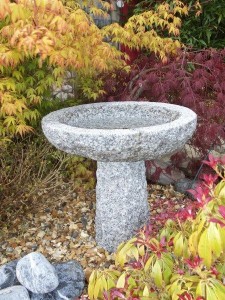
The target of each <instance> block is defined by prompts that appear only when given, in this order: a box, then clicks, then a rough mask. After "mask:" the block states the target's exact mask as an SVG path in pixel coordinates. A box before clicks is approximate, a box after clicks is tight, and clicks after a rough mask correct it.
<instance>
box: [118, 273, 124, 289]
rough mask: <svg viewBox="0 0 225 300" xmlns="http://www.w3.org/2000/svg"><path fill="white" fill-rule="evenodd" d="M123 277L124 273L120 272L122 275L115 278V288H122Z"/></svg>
mask: <svg viewBox="0 0 225 300" xmlns="http://www.w3.org/2000/svg"><path fill="white" fill-rule="evenodd" d="M125 279H126V273H122V275H121V276H120V277H119V278H118V280H117V283H116V287H117V288H124V286H125Z"/></svg>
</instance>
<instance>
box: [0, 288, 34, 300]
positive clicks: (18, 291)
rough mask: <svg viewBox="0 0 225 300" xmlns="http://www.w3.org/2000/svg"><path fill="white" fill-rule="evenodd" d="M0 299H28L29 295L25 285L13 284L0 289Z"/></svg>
mask: <svg viewBox="0 0 225 300" xmlns="http://www.w3.org/2000/svg"><path fill="white" fill-rule="evenodd" d="M0 300H30V296H29V293H28V291H27V289H26V288H25V287H23V286H21V285H15V286H12V287H8V288H6V289H3V290H0Z"/></svg>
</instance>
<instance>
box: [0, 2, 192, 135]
mask: <svg viewBox="0 0 225 300" xmlns="http://www.w3.org/2000/svg"><path fill="white" fill-rule="evenodd" d="M99 2H100V6H102V8H103V9H106V10H108V9H109V8H110V5H109V3H107V2H106V1H101V0H99ZM85 10H86V11H88V12H89V13H90V15H102V16H105V15H107V13H106V12H103V10H101V9H99V8H97V7H95V6H93V4H92V1H82V2H80V1H70V0H45V1H40V0H35V1H30V0H16V1H10V0H1V7H0V64H1V67H0V136H1V139H7V138H12V137H13V136H15V135H17V134H20V135H23V134H25V133H26V132H29V131H32V127H31V126H32V125H33V122H35V121H36V120H37V119H38V117H39V116H40V113H39V108H40V105H41V104H42V103H43V100H45V99H46V98H50V97H51V94H52V93H51V92H52V90H53V89H54V88H57V87H59V86H61V85H62V83H63V80H64V78H65V76H66V74H67V71H71V72H72V73H73V72H74V74H76V75H75V77H76V78H75V82H76V83H77V84H78V87H79V88H80V90H81V91H82V93H83V94H84V95H85V96H86V97H87V98H88V99H94V100H95V99H96V98H97V96H98V95H99V94H103V91H102V89H101V86H102V81H101V80H97V81H96V80H95V79H96V77H97V75H98V74H99V73H101V72H102V71H105V70H112V69H115V68H117V67H121V66H124V65H125V62H124V60H122V59H121V58H123V57H126V55H123V54H122V53H121V52H120V51H118V50H117V49H116V48H115V47H114V46H112V45H111V42H112V43H114V42H116V43H117V42H119V43H122V44H123V45H125V46H128V47H130V48H134V49H146V50H148V51H153V52H154V53H157V54H158V55H159V56H160V57H161V59H162V60H164V61H165V60H166V57H167V55H169V54H174V53H176V51H177V50H178V49H179V48H180V46H181V44H180V42H179V41H178V40H177V38H176V37H177V36H178V35H179V32H180V31H179V28H180V26H181V15H183V14H187V13H188V8H187V6H186V5H184V4H183V2H182V1H178V0H172V3H171V6H169V5H168V4H167V3H166V2H165V3H162V4H161V5H159V6H158V7H157V9H156V10H150V11H148V12H144V13H143V14H141V15H139V16H132V17H131V18H130V19H129V20H128V21H127V23H126V24H125V25H124V27H121V26H120V25H119V24H115V23H114V24H111V25H109V26H106V27H104V28H102V29H99V28H98V27H97V26H96V25H95V24H94V22H93V19H92V18H91V16H90V15H88V14H87V13H86V12H85ZM156 28H160V29H161V32H160V34H158V33H157V31H156ZM164 33H165V34H164ZM171 36H172V37H173V38H172V37H171ZM174 37H175V39H174Z"/></svg>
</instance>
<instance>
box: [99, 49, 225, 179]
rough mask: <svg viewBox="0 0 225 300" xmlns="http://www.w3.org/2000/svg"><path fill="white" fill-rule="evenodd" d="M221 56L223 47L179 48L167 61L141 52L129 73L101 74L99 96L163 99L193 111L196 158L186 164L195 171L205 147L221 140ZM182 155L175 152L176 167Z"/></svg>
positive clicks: (224, 87) (224, 94)
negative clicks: (205, 48)
mask: <svg viewBox="0 0 225 300" xmlns="http://www.w3.org/2000/svg"><path fill="white" fill-rule="evenodd" d="M224 58H225V49H224V50H213V49H209V50H204V51H198V52H181V53H180V55H179V56H178V57H176V58H173V59H170V60H169V61H168V62H167V63H162V62H161V61H159V60H157V58H155V56H153V55H151V56H144V57H142V58H140V59H139V60H137V61H136V62H135V63H134V64H133V65H131V72H130V74H126V73H125V72H124V71H123V70H121V71H120V72H117V73H114V74H106V75H105V78H104V82H105V86H104V89H105V91H106V95H105V96H104V98H102V99H101V100H104V99H106V101H116V100H122V101H124V100H125V101H127V100H128V101H129V100H144V101H153V102H154V101H156V102H167V103H172V104H178V105H183V106H186V107H189V108H190V109H192V110H193V111H195V112H196V114H197V115H198V125H197V130H196V132H195V134H194V136H193V138H192V140H191V145H192V146H193V148H194V151H195V152H196V153H197V155H198V156H199V157H200V160H198V161H190V163H189V165H188V166H187V169H189V170H192V173H193V174H195V173H196V168H198V167H199V163H200V161H201V159H203V157H204V156H205V155H206V154H207V152H208V150H209V149H211V148H212V146H216V145H220V144H221V142H222V141H224V140H225V130H224V123H225V113H224V112H225V111H224V103H225V83H224V76H225V61H224ZM186 157H187V156H186V154H185V153H184V152H182V153H179V155H174V156H173V162H174V164H175V165H176V166H178V167H179V165H180V164H181V163H182V162H183V161H184V159H186ZM190 175H191V174H190Z"/></svg>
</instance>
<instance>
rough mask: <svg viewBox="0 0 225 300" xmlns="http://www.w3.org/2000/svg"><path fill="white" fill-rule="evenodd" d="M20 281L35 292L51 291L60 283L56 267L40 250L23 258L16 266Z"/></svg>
mask: <svg viewBox="0 0 225 300" xmlns="http://www.w3.org/2000/svg"><path fill="white" fill-rule="evenodd" d="M16 276H17V278H18V280H19V282H20V283H21V284H22V285H23V286H25V287H26V288H27V289H28V290H29V291H31V292H33V293H37V294H38V293H40V294H44V293H49V292H51V291H53V290H54V289H56V288H57V286H58V285H59V280H58V276H57V273H56V270H55V268H54V267H53V266H52V265H51V264H50V263H49V261H48V260H47V259H46V258H45V257H44V255H42V254H41V253H38V252H31V253H29V254H28V255H26V256H24V257H23V258H21V259H20V260H19V261H18V263H17V266H16Z"/></svg>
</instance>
